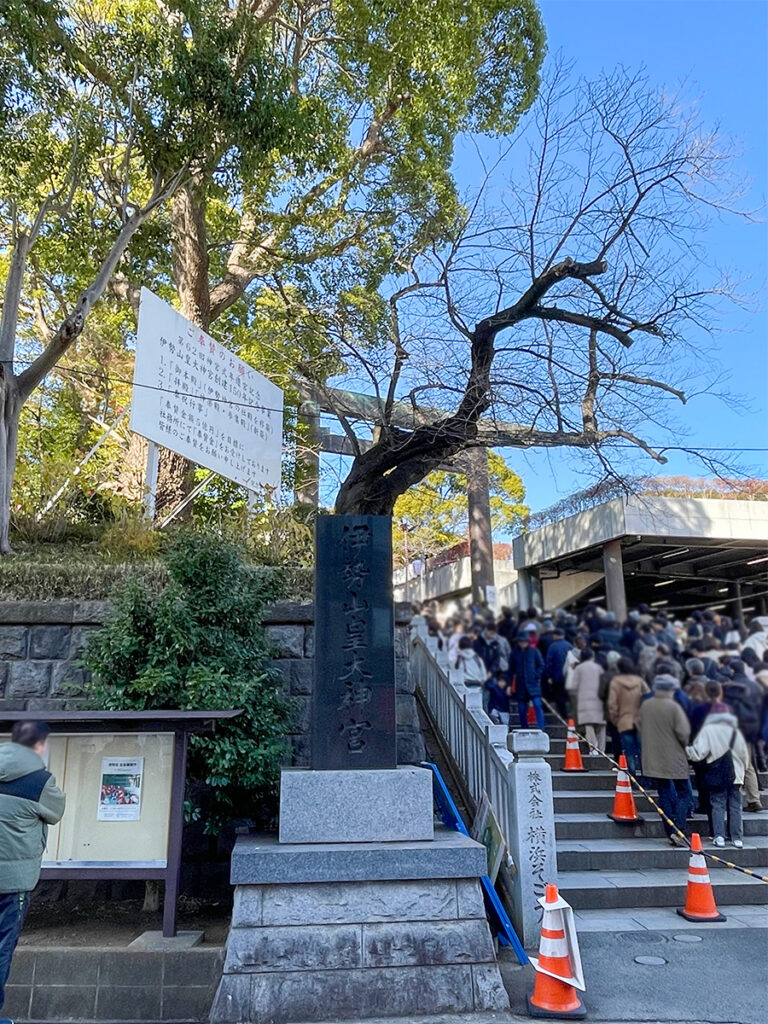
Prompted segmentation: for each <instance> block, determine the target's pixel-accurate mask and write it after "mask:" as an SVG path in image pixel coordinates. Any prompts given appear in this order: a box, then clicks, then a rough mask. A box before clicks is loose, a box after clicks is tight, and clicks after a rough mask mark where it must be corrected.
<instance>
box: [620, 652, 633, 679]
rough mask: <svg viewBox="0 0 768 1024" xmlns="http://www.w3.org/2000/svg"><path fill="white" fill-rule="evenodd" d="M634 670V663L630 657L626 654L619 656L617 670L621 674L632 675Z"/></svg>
mask: <svg viewBox="0 0 768 1024" xmlns="http://www.w3.org/2000/svg"><path fill="white" fill-rule="evenodd" d="M635 671H636V669H635V663H634V661H632V659H631V658H627V657H626V656H624V657H621V658H619V672H620V673H621V674H622V675H623V676H633V675H634V674H635Z"/></svg>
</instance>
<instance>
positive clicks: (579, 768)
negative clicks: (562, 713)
mask: <svg viewBox="0 0 768 1024" xmlns="http://www.w3.org/2000/svg"><path fill="white" fill-rule="evenodd" d="M563 771H564V772H583V771H586V769H585V768H584V762H583V761H582V759H581V747H580V746H579V738H578V736H577V735H576V726H575V725H574V724H573V719H572V718H569V719H568V735H567V736H566V739H565V764H564V765H563Z"/></svg>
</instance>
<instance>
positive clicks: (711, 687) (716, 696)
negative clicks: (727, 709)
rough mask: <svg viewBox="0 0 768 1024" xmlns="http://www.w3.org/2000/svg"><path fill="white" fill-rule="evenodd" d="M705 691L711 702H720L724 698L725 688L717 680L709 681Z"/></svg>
mask: <svg viewBox="0 0 768 1024" xmlns="http://www.w3.org/2000/svg"><path fill="white" fill-rule="evenodd" d="M705 689H706V691H707V696H708V697H709V699H710V700H720V699H721V698H722V696H723V688H722V686H721V685H720V683H719V682H718V681H717V680H716V679H708V680H707V684H706V687H705Z"/></svg>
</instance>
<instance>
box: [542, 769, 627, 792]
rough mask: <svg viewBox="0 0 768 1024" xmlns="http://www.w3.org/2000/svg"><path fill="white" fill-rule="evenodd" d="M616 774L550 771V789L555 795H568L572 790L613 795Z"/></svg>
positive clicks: (606, 772) (608, 772) (610, 772)
mask: <svg viewBox="0 0 768 1024" xmlns="http://www.w3.org/2000/svg"><path fill="white" fill-rule="evenodd" d="M616 774H617V773H616V772H613V771H589V772H583V773H582V772H564V771H555V770H553V771H552V788H553V789H554V791H555V793H556V794H558V793H568V792H572V791H573V790H582V791H584V790H601V791H602V790H605V791H606V792H610V793H613V792H614V790H615V789H616Z"/></svg>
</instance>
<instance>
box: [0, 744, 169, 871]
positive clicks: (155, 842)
mask: <svg viewBox="0 0 768 1024" xmlns="http://www.w3.org/2000/svg"><path fill="white" fill-rule="evenodd" d="M3 741H7V737H3V739H2V740H0V742H3ZM173 743H174V737H173V734H171V733H119V734H109V733H106V734H100V733H98V734H94V733H79V734H71V735H65V734H61V733H59V734H56V735H52V736H51V737H50V739H49V744H48V758H47V760H48V770H49V771H50V772H52V773H53V775H54V776H55V777H56V782H57V784H58V785H59V786H60V787H61V788H62V789H63V790H64V792H65V793H66V795H67V809H66V812H65V814H64V817H63V818H62V820H61V822H59V824H58V825H56V826H54V827H53V828H51V829H50V830H49V833H48V846H47V849H46V852H45V856H44V857H43V867H51V866H53V865H56V864H69V863H72V864H75V863H89V864H93V863H98V864H104V865H105V866H106V865H108V864H137V863H138V864H142V865H151V866H153V867H164V866H165V864H166V858H167V851H168V820H169V814H170V804H171V778H172V762H173Z"/></svg>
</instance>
